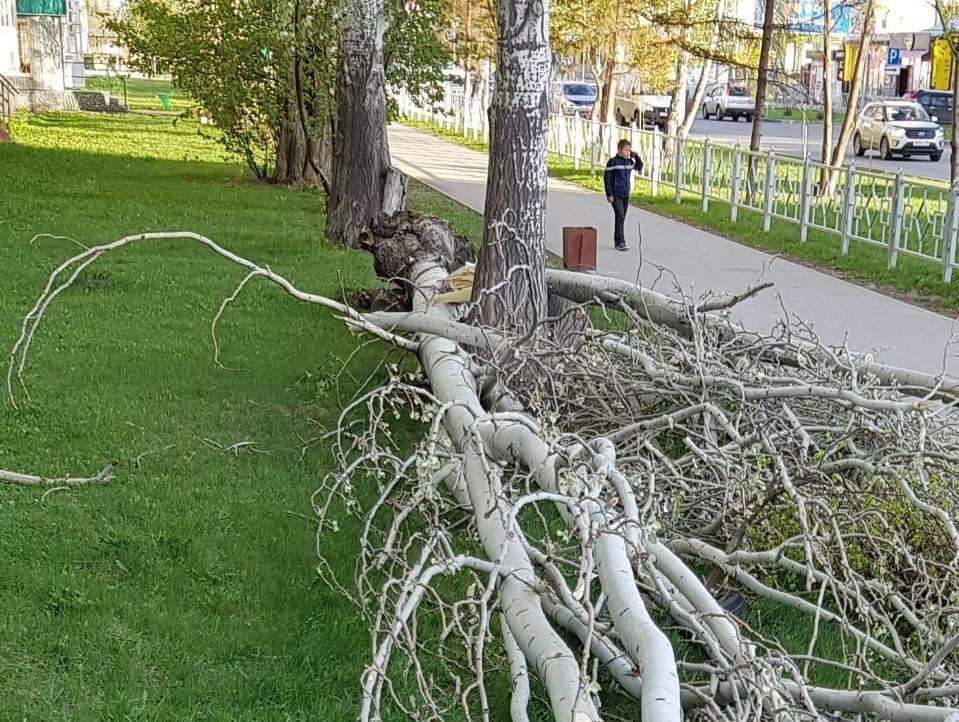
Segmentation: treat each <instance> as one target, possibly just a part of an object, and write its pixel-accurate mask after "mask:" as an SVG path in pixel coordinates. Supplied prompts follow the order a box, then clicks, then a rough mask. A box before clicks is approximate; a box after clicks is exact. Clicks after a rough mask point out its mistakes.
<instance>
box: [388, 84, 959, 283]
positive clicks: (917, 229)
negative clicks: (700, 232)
mask: <svg viewBox="0 0 959 722" xmlns="http://www.w3.org/2000/svg"><path fill="white" fill-rule="evenodd" d="M398 103H399V111H400V114H401V115H402V116H405V117H408V118H411V119H414V120H421V121H430V122H433V123H436V124H438V125H439V126H441V127H443V128H445V129H447V130H452V131H454V132H457V133H459V134H461V135H462V136H463V137H465V138H467V139H470V140H475V141H488V140H489V124H488V117H487V113H486V107H485V103H484V102H483V101H482V100H480V99H472V98H467V97H465V96H464V94H463V93H462V92H452V91H450V90H447V92H446V93H445V97H444V98H443V99H442V100H441V101H440V102H439V103H436V104H430V103H427V102H422V103H421V102H417V101H416V100H415V99H413V98H411V97H410V96H408V95H405V94H401V95H400V96H399V98H398ZM620 138H628V139H629V140H630V142H631V143H632V145H633V149H634V150H635V151H636V152H638V153H639V154H640V155H641V156H642V157H643V159H644V160H645V165H644V167H643V173H642V175H643V177H644V178H645V179H646V180H647V181H648V182H649V188H648V191H649V193H650V194H651V195H653V196H656V197H659V196H662V195H664V194H668V195H670V196H672V197H673V198H674V199H675V201H676V203H682V202H683V201H684V200H689V197H690V196H693V197H694V198H695V199H696V200H697V201H698V202H699V203H700V205H701V209H702V211H703V212H706V211H708V210H709V204H710V202H711V201H719V202H722V203H726V204H728V206H729V217H730V220H731V221H733V222H735V221H736V220H737V219H738V217H739V215H740V212H741V211H742V210H746V211H751V212H754V213H757V214H761V215H762V226H763V230H764V231H765V232H767V233H768V232H769V231H770V227H771V223H772V219H774V218H777V219H780V220H783V221H786V222H789V223H794V224H796V225H797V226H798V227H799V242H801V243H804V242H805V241H806V237H807V234H808V232H809V229H810V228H814V229H816V230H818V231H823V232H825V233H829V234H833V235H835V236H837V237H838V241H839V248H840V252H841V253H842V254H843V255H846V254H847V253H848V252H849V247H850V243H851V242H852V241H859V242H861V243H868V244H871V245H874V246H879V247H882V248H884V249H885V250H886V254H887V259H888V265H889V267H890V268H895V266H896V263H897V261H898V258H899V255H900V254H903V255H908V256H914V257H916V258H920V259H923V260H925V261H930V262H933V263H937V264H939V265H941V267H942V279H943V280H944V281H945V282H947V283H948V282H950V281H951V280H952V274H953V270H954V269H955V268H956V267H957V264H956V243H957V241H959V213H955V212H953V209H955V208H959V184H957V185H955V186H953V187H952V188H951V189H950V188H948V187H946V186H945V185H942V184H937V183H935V182H932V181H930V182H924V181H919V180H916V179H912V178H909V179H907V178H906V177H905V176H904V175H903V173H902V171H899V172H898V173H884V172H879V171H872V170H863V169H860V168H857V167H856V164H855V161H849V162H848V163H846V164H845V165H843V166H842V167H840V168H839V169H838V170H835V171H833V174H832V181H831V182H830V183H828V184H826V185H824V184H823V183H822V180H823V178H824V177H827V175H828V173H827V168H826V166H824V165H823V164H822V163H818V162H816V161H813V160H811V159H810V158H808V157H807V158H806V159H805V160H803V159H800V158H796V157H793V156H785V155H777V154H776V153H775V152H773V151H772V150H768V151H761V152H754V151H750V150H748V149H745V148H742V147H740V146H739V145H736V146H731V145H725V144H719V143H714V142H711V141H710V140H709V139H708V138H706V139H704V140H699V139H691V138H687V139H685V140H682V139H674V138H669V139H666V138H665V137H664V136H663V134H662V133H661V132H660V131H659V130H658V129H657V128H654V129H653V130H642V129H639V128H636V127H634V126H631V127H622V126H618V125H609V124H606V123H599V122H596V121H594V120H591V119H589V118H583V117H581V116H578V115H564V114H561V113H551V114H550V117H549V140H548V148H549V150H550V151H551V152H552V153H554V154H556V155H557V156H558V157H559V158H561V159H563V160H565V161H568V162H570V163H571V164H572V166H573V167H574V168H575V169H580V168H587V167H588V168H589V170H590V171H591V172H594V173H595V172H596V171H597V169H599V170H602V165H603V164H604V163H605V159H606V158H608V157H609V156H611V155H613V154H615V152H616V144H617V142H618V141H619V139H620Z"/></svg>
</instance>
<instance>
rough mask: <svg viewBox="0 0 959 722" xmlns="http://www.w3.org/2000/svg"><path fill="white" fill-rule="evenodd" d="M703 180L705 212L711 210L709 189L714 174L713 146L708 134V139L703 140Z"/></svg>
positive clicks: (702, 192)
mask: <svg viewBox="0 0 959 722" xmlns="http://www.w3.org/2000/svg"><path fill="white" fill-rule="evenodd" d="M700 175H701V178H700V180H701V181H702V186H701V188H700V194H701V195H702V209H703V213H705V212H706V211H708V210H709V191H710V189H711V186H712V180H713V179H712V175H713V147H712V145H710V143H709V136H708V135H707V136H706V140H705V141H704V142H703V170H702V173H701V174H700Z"/></svg>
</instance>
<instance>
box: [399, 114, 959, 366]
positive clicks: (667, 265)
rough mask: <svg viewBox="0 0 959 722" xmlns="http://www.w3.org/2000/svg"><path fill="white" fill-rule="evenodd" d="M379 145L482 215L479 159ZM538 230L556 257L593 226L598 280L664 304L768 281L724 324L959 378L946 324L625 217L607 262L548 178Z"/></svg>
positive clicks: (607, 223)
mask: <svg viewBox="0 0 959 722" xmlns="http://www.w3.org/2000/svg"><path fill="white" fill-rule="evenodd" d="M725 125H727V126H729V127H732V124H731V123H726V124H725ZM739 127H740V128H747V127H748V126H747V125H746V124H745V123H740V124H739ZM389 144H390V154H391V157H392V161H393V164H394V165H395V166H396V167H398V168H399V169H400V170H401V171H403V172H404V173H406V174H408V175H409V176H411V177H413V178H415V179H417V180H420V181H422V182H423V183H426V184H427V185H430V186H432V187H433V188H435V189H436V190H438V191H440V192H441V193H443V194H445V195H447V196H449V197H450V198H453V199H454V200H456V201H459V202H460V203H462V204H463V205H465V206H467V207H469V208H472V209H473V210H476V211H478V212H480V213H482V211H483V205H484V200H485V197H486V170H487V162H488V159H487V156H486V154H485V153H479V152H477V151H474V150H469V149H467V148H463V147H461V146H457V145H454V144H452V143H449V142H447V141H444V140H441V139H439V138H437V137H436V136H433V135H430V134H428V133H424V132H421V131H417V130H413V129H411V128H407V127H404V126H400V125H393V126H390V129H389ZM546 222H547V245H548V247H549V249H550V250H552V251H554V252H556V253H560V254H561V253H562V230H563V227H564V226H593V227H595V228H596V229H597V230H598V232H599V247H598V249H597V251H598V253H597V256H598V270H599V272H600V273H603V274H607V275H610V276H615V277H617V278H621V279H625V280H628V281H633V282H639V283H641V284H643V285H644V286H646V287H648V288H655V289H656V290H659V291H661V292H662V293H666V294H668V295H672V296H675V295H677V293H679V291H680V290H682V292H684V293H686V294H691V295H693V296H699V295H700V294H703V293H705V292H708V291H712V292H717V293H732V292H738V291H742V290H743V289H745V288H748V287H749V286H752V285H753V284H755V283H756V282H757V281H761V280H763V281H772V282H773V283H774V284H775V285H774V288H773V289H770V290H768V291H764V292H763V293H761V294H759V295H758V296H756V297H754V298H751V299H749V300H747V301H745V302H743V303H741V304H739V305H737V306H736V307H735V308H734V309H733V318H734V319H735V320H736V321H739V322H740V323H743V324H744V325H745V326H747V327H748V328H751V329H755V330H760V331H769V330H770V329H772V328H773V326H774V325H775V324H776V323H778V322H779V321H780V320H781V319H782V317H783V306H785V307H786V308H789V309H790V311H791V313H793V314H794V315H796V316H798V317H801V318H804V319H806V320H808V321H809V322H810V323H811V324H812V325H813V327H814V328H815V330H816V331H817V333H818V334H819V335H820V337H821V338H822V339H823V340H824V341H825V342H827V343H831V344H842V343H844V342H847V341H848V343H849V346H850V348H851V349H853V350H854V351H858V352H863V353H865V352H872V353H874V354H875V355H876V359H877V360H878V361H881V362H884V363H889V364H893V365H896V366H903V367H907V368H915V369H919V370H922V371H927V372H933V373H936V372H940V371H942V370H943V367H944V365H945V368H947V369H948V371H949V373H950V374H952V375H956V374H959V356H955V357H954V356H953V355H952V354H951V353H950V354H947V353H946V350H947V345H948V344H949V343H950V341H951V340H952V337H953V335H954V333H955V331H956V322H955V320H954V319H951V318H947V317H946V316H944V315H941V314H938V313H933V312H931V311H928V310H926V309H923V308H919V307H917V306H913V305H911V304H908V303H905V302H903V301H899V300H897V299H894V298H890V297H889V296H885V295H882V294H880V293H876V292H875V291H871V290H869V289H867V288H863V287H862V286H857V285H855V284H852V283H848V282H847V281H844V280H842V279H839V278H836V277H834V276H831V275H828V274H826V273H822V272H820V271H817V270H814V269H811V268H807V267H805V266H801V265H799V264H797V263H792V262H790V261H787V260H785V259H782V258H775V257H773V256H770V255H769V254H766V253H763V252H761V251H758V250H756V249H753V248H749V247H747V246H743V245H740V244H738V243H735V242H733V241H730V240H728V239H725V238H721V237H720V236H717V235H714V234H712V233H708V232H706V231H703V230H700V229H698V228H693V227H692V226H688V225H685V224H683V223H681V222H679V221H675V220H672V219H669V218H664V217H662V216H658V215H655V214H652V213H647V212H645V211H642V210H640V209H638V208H635V207H634V208H630V210H629V215H628V216H627V219H626V227H627V240H628V242H629V244H630V247H631V249H630V251H629V252H628V253H620V252H617V251H615V250H613V248H612V242H611V240H610V239H611V237H612V230H613V214H612V212H611V211H610V207H609V204H608V203H607V202H606V200H605V198H603V197H602V196H600V195H599V194H597V193H594V192H591V191H588V190H585V189H583V188H581V187H579V186H574V185H572V184H569V183H564V182H562V181H559V180H556V179H554V178H550V180H549V194H548V198H547V209H546ZM837 243H838V239H837ZM664 269H667V270H666V271H664Z"/></svg>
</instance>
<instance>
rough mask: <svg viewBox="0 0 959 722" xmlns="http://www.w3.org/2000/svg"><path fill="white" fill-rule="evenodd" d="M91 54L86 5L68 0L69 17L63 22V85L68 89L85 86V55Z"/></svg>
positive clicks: (81, 1)
mask: <svg viewBox="0 0 959 722" xmlns="http://www.w3.org/2000/svg"><path fill="white" fill-rule="evenodd" d="M88 52H90V42H89V25H88V23H87V11H86V3H85V2H84V1H83V0H67V16H66V17H65V18H64V22H63V83H64V85H65V86H66V87H67V88H82V87H83V84H84V70H83V55H84V53H88Z"/></svg>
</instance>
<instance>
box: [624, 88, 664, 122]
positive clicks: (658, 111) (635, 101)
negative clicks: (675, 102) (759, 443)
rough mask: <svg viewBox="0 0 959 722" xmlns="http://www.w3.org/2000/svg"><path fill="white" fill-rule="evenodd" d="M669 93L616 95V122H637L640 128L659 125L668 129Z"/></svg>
mask: <svg viewBox="0 0 959 722" xmlns="http://www.w3.org/2000/svg"><path fill="white" fill-rule="evenodd" d="M670 100H671V98H670V97H669V96H668V95H652V94H649V93H645V94H636V95H631V96H629V97H623V96H619V95H617V96H616V122H617V123H619V124H620V125H624V126H625V125H629V124H630V123H635V124H636V126H637V127H639V128H652V127H653V126H654V125H658V126H659V128H660V130H665V129H666V119H667V117H668V116H669V103H670Z"/></svg>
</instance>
